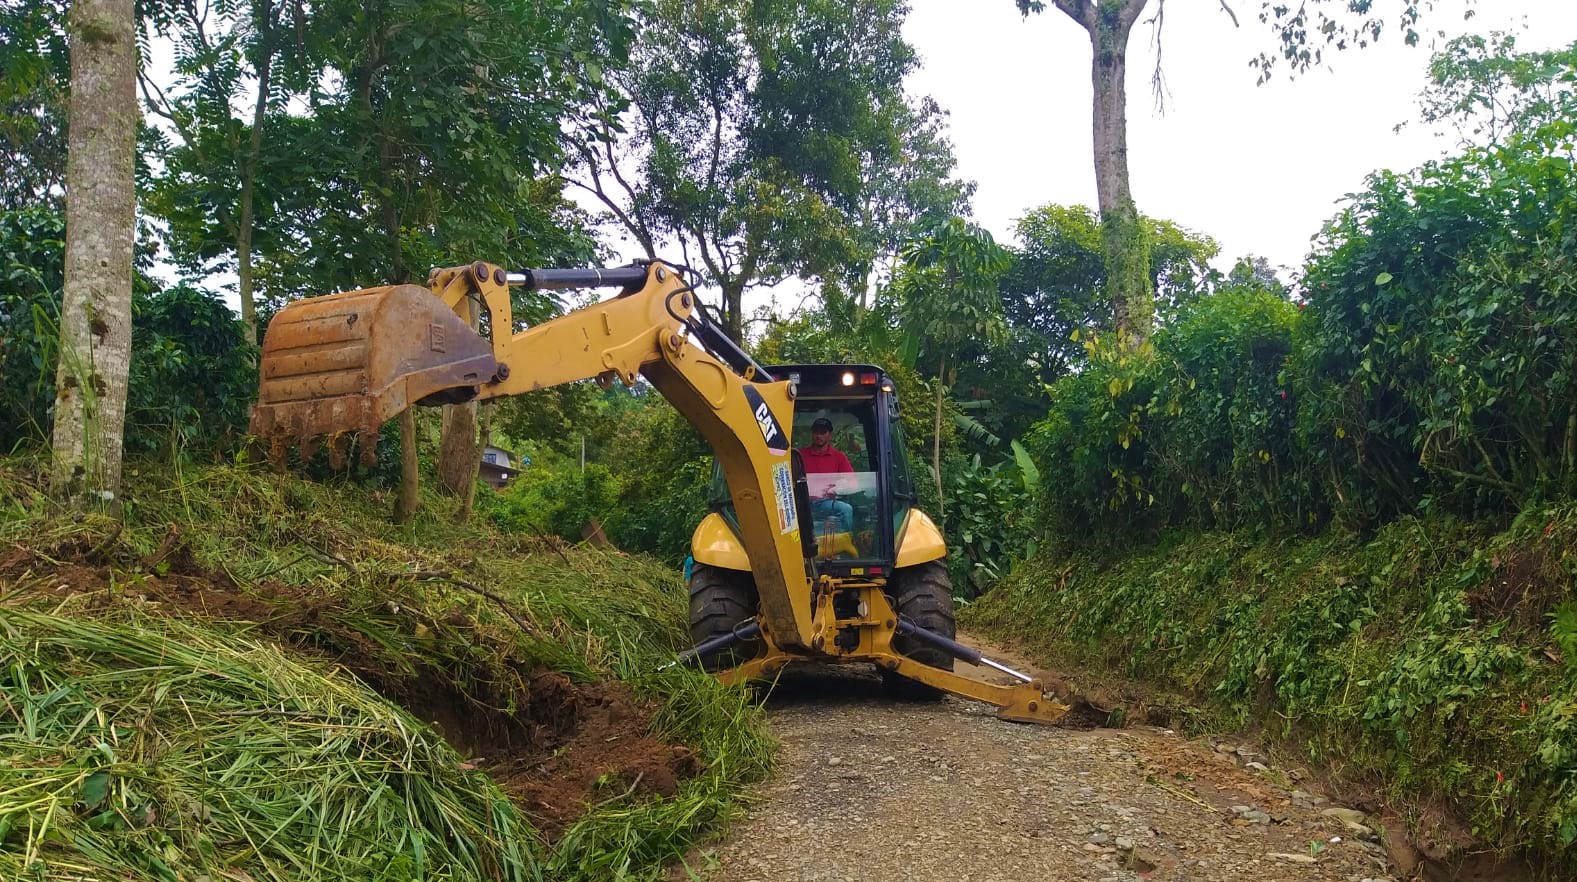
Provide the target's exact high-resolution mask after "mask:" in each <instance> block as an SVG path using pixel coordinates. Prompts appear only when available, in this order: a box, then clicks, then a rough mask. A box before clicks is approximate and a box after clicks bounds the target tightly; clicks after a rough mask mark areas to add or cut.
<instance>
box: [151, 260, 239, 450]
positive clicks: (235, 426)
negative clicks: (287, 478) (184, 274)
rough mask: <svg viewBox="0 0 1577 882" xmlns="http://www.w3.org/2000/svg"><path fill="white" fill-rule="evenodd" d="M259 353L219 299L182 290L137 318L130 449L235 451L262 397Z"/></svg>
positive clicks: (156, 300)
mask: <svg viewBox="0 0 1577 882" xmlns="http://www.w3.org/2000/svg"><path fill="white" fill-rule="evenodd" d="M256 359H257V351H256V349H255V348H254V347H253V346H252V345H251V344H250V343H249V342H248V341H247V340H246V339H245V335H244V334H243V332H242V330H241V323H240V322H239V321H237V320H236V318H235V314H234V313H232V312H231V311H230V308H229V307H228V306H226V305H225V304H224V302H223V301H222V300H220V299H219V298H218V297H217V296H215V295H213V294H209V293H204V292H202V291H198V290H197V289H195V288H191V287H188V286H185V285H177V286H175V287H173V288H169V289H166V290H164V291H160V292H158V293H156V294H154V295H153V296H151V297H147V298H143V299H139V301H138V302H137V303H136V304H134V312H133V316H132V362H131V380H130V388H129V390H128V393H127V401H126V441H127V444H126V447H127V450H129V451H136V452H146V453H163V454H165V455H167V456H175V455H180V454H182V453H188V452H193V453H195V452H197V451H198V450H202V451H205V452H206V453H208V454H209V457H210V458H214V457H222V456H223V455H224V454H225V453H228V452H230V451H233V450H235V449H236V448H237V447H238V446H239V444H240V441H241V436H242V435H243V434H244V433H245V432H246V425H247V420H248V419H249V418H250V416H251V410H252V401H253V399H254V398H255V397H256V396H257V364H256Z"/></svg>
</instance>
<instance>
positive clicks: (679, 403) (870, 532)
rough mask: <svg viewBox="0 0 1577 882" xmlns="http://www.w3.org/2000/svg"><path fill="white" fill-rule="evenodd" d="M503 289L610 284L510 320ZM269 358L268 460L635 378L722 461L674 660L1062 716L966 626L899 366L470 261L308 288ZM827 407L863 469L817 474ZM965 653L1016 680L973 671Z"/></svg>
mask: <svg viewBox="0 0 1577 882" xmlns="http://www.w3.org/2000/svg"><path fill="white" fill-rule="evenodd" d="M511 285H521V286H525V287H527V288H532V289H537V290H549V289H565V288H590V287H611V288H618V289H619V293H618V294H617V295H616V296H614V297H612V298H610V299H607V300H603V301H601V302H598V303H595V304H593V305H591V306H587V307H585V308H582V309H578V310H575V311H573V312H570V313H568V314H566V315H564V316H561V317H559V318H556V319H553V320H551V321H548V322H544V323H542V324H539V325H536V326H534V327H531V328H526V329H524V330H519V331H516V330H515V322H514V319H513V318H512V316H511V311H510V295H509V288H510V286H511ZM474 315H480V316H482V317H485V322H484V323H483V324H482V325H481V326H482V327H484V328H485V329H486V335H485V336H484V334H483V333H479V332H477V331H474V330H472V323H471V321H470V320H469V317H470V316H474ZM462 316H465V318H462ZM260 373H261V377H260V388H259V394H258V403H257V406H256V408H255V409H254V410H253V414H252V427H251V428H252V433H253V434H254V435H257V436H259V437H260V438H264V439H267V440H268V441H269V442H270V443H271V444H272V445H273V448H274V451H275V454H276V455H279V454H280V453H282V452H283V450H285V449H287V448H288V446H290V445H300V446H301V448H302V450H303V453H310V452H311V451H312V450H313V449H315V447H316V445H317V444H318V443H320V442H322V441H325V440H326V441H327V443H328V444H329V445H330V446H331V457H333V458H335V459H342V457H343V455H344V452H345V450H346V448H347V446H348V439H349V438H351V437H353V436H355V435H356V434H358V433H365V434H367V435H369V436H375V435H376V433H377V431H378V428H379V426H381V425H382V424H383V423H384V422H385V421H387V420H388V419H390V418H391V417H393V416H395V415H397V414H399V413H400V412H401V411H403V410H405V409H406V408H408V407H412V406H414V405H434V404H452V403H459V402H462V401H467V400H471V399H480V400H486V399H490V398H499V397H502V396H506V395H519V394H522V393H525V392H530V391H533V390H536V389H543V388H546V387H548V386H554V385H557V384H560V383H569V382H574V381H577V380H583V379H596V380H598V381H599V382H602V383H603V384H607V383H611V382H612V381H613V380H615V379H617V380H620V381H622V382H624V383H626V384H634V383H635V382H636V378H637V377H643V378H644V379H645V380H646V381H647V382H648V383H650V384H651V385H652V386H653V387H654V388H655V389H656V390H657V391H658V392H659V393H661V394H662V395H663V397H664V398H666V399H667V400H668V401H669V402H670V403H671V404H672V405H673V406H674V407H675V408H676V409H677V410H678V411H679V413H681V414H682V415H683V416H684V417H685V418H686V419H687V420H689V421H690V423H691V424H692V425H694V426H695V427H696V429H698V430H699V431H700V433H701V434H702V436H704V437H705V438H706V440H707V442H708V443H709V444H710V445H711V446H712V450H713V451H714V453H715V458H716V462H717V473H716V475H715V477H714V480H713V494H712V496H713V512H712V513H711V514H710V515H708V516H707V517H706V519H705V520H703V521H702V522H701V524H700V525H699V526H698V527H697V529H696V532H695V537H694V540H693V551H694V558H695V564H694V566H693V568H692V573H691V578H690V631H691V636H692V638H693V641H694V646H693V647H692V648H691V649H690V650H688V651H686V652H685V653H683V654H682V655H681V657H680V659H679V661H681V662H688V663H696V664H700V665H702V666H703V667H705V668H706V669H707V670H709V671H712V672H714V673H716V675H717V676H719V677H721V678H722V679H724V680H727V681H730V682H737V681H756V680H766V679H770V678H772V677H773V676H774V675H776V673H777V672H778V671H780V670H782V669H783V668H784V667H785V666H786V665H789V664H794V663H799V662H823V663H829V662H830V663H866V664H873V665H875V666H876V668H877V669H878V670H880V671H881V673H882V676H883V678H884V679H885V680H886V681H887V682H888V683H890V684H891V685H892V686H893V687H894V688H896V689H898V690H901V691H905V692H910V693H925V694H936V693H937V691H938V690H941V691H946V692H951V693H955V694H958V695H962V696H966V697H969V698H973V699H978V700H980V701H985V702H989V703H991V704H993V705H996V706H997V708H998V715H999V716H1001V717H1003V718H1005V719H1010V720H1018V721H1024V722H1052V721H1055V720H1056V719H1057V718H1059V717H1060V716H1062V715H1063V714H1064V713H1066V711H1067V708H1066V706H1064V705H1062V704H1060V703H1058V702H1057V701H1056V700H1055V699H1052V698H1049V697H1048V696H1046V695H1045V694H1044V693H1043V691H1042V688H1041V684H1040V683H1039V682H1038V681H1035V680H1033V679H1032V678H1030V677H1028V676H1026V675H1024V674H1021V673H1019V672H1017V671H1014V670H1012V669H1010V668H1008V667H1006V666H1004V665H1001V664H998V663H996V662H994V661H992V660H990V659H986V658H984V657H982V656H981V654H980V653H979V652H977V651H975V650H973V649H970V648H969V647H966V646H964V645H962V644H960V643H958V642H957V641H955V640H954V639H953V638H954V630H953V603H952V597H951V587H950V585H949V583H948V579H947V569H946V567H945V566H944V563H943V559H944V557H945V556H946V554H947V546H946V544H945V542H944V541H943V539H942V535H941V532H940V531H939V530H938V529H937V527H936V525H935V524H934V523H932V521H931V519H930V518H928V517H926V515H925V513H924V512H922V511H920V510H919V508H917V507H916V505H915V493H914V485H913V481H912V478H911V475H910V472H909V466H908V460H907V456H906V453H905V447H904V443H903V438H902V434H901V433H902V429H901V426H900V423H899V421H898V420H897V419H896V417H897V414H898V408H899V404H898V399H897V397H896V395H895V394H894V389H893V384H892V382H891V381H890V380H889V378H888V377H887V376H886V375H885V374H884V373H883V372H882V371H881V370H880V369H879V368H876V367H873V366H868V365H792V366H786V367H772V368H766V367H763V366H761V365H759V364H756V363H755V361H754V360H752V359H751V357H750V356H749V355H748V354H746V353H745V352H744V351H743V350H742V349H740V348H739V347H738V346H737V345H735V343H734V342H733V341H732V340H730V339H729V338H728V336H727V335H726V334H724V333H723V332H722V331H721V330H720V329H719V327H718V325H717V324H716V323H715V322H714V321H713V320H712V319H711V318H710V317H709V316H708V314H707V312H706V310H705V309H704V308H703V307H702V306H701V304H700V302H699V301H698V300H697V298H696V295H695V292H694V291H693V290H692V288H691V287H690V285H689V284H687V283H686V282H685V279H684V277H683V275H682V274H681V273H680V272H678V271H676V268H675V267H673V266H670V265H668V264H665V263H662V262H659V261H651V262H638V263H635V264H631V265H629V266H624V267H615V268H609V269H545V270H524V271H519V272H506V271H505V270H504V269H502V268H500V267H498V266H494V265H492V264H489V263H485V262H477V263H474V264H470V265H468V266H460V267H452V268H448V269H442V270H435V271H434V272H433V273H432V275H431V276H430V278H429V280H428V286H427V287H425V288H424V287H420V286H417V285H396V286H390V287H383V288H368V289H363V290H358V291H348V292H345V293H341V294H332V295H328V296H324V297H312V298H308V299H305V300H300V301H297V302H295V303H292V304H290V305H289V306H287V307H285V308H284V309H283V310H281V311H280V312H279V313H278V314H277V315H275V316H274V319H273V321H271V322H270V323H269V326H268V333H267V335H266V337H265V339H264V341H263V355H262V362H261V370H260ZM822 420H825V421H826V424H821V426H822V428H823V430H825V429H826V425H827V424H830V425H831V428H832V432H833V437H834V439H835V442H836V445H837V447H838V448H839V449H840V450H841V451H842V452H844V453H845V454H846V455H847V456H848V458H849V465H850V467H851V468H852V471H842V472H840V473H838V474H835V475H828V474H814V473H813V474H807V473H806V470H805V467H804V463H803V457H802V454H801V451H800V449H799V448H800V447H801V446H803V445H796V443H795V442H796V436H799V438H801V439H802V438H803V437H804V436H805V435H807V434H808V433H809V430H810V427H811V425H812V424H813V423H820V421H822ZM372 447H373V445H372V444H370V443H368V444H363V445H362V450H363V453H364V455H365V453H366V452H367V451H370V450H371V449H372ZM813 496H814V501H813V499H812V497H813ZM955 658H958V659H963V660H965V661H968V662H970V663H972V664H982V665H986V666H989V667H992V668H995V669H997V670H999V671H1001V672H1003V673H1006V674H1008V675H1010V676H1011V677H1012V679H1013V680H1015V681H1016V685H1011V686H1008V685H994V684H989V683H984V682H981V681H978V680H974V679H970V678H967V677H963V676H960V675H958V674H956V673H954V672H953V670H952V668H953V661H954V659H955Z"/></svg>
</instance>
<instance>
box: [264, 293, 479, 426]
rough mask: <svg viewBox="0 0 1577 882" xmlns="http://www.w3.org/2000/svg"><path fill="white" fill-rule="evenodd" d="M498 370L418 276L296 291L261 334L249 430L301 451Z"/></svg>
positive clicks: (472, 385) (466, 387)
mask: <svg viewBox="0 0 1577 882" xmlns="http://www.w3.org/2000/svg"><path fill="white" fill-rule="evenodd" d="M498 369H499V365H498V362H497V361H496V360H495V359H494V358H493V348H492V345H491V344H490V343H489V342H488V341H487V340H486V339H484V338H483V337H482V336H481V335H479V334H477V333H476V332H475V331H473V330H471V328H470V327H468V326H467V324H466V322H465V321H464V320H463V319H461V318H460V316H459V315H457V314H455V312H454V311H453V310H451V309H450V308H449V307H447V306H445V305H444V302H443V301H442V300H440V299H439V298H438V297H436V296H434V295H433V293H432V292H431V291H429V290H428V289H426V288H423V287H421V286H419V285H394V286H390V287H386V288H365V289H362V290H359V291H347V292H345V293H343V294H331V295H329V296H326V297H311V298H308V299H306V300H298V301H296V302H295V303H292V304H290V305H289V306H286V307H285V308H284V309H282V310H280V312H279V313H278V314H277V315H275V316H274V319H273V321H271V322H269V324H268V333H267V334H266V335H265V336H264V338H263V355H262V360H261V362H260V363H259V365H258V373H259V386H258V399H257V405H256V406H255V407H254V408H252V425H251V432H252V434H253V435H256V436H258V437H259V438H264V439H269V440H270V441H272V442H274V445H275V447H276V448H278V447H279V446H280V442H294V443H296V444H299V445H301V446H302V448H303V452H304V453H306V452H308V450H309V449H310V448H314V447H315V445H316V442H317V440H318V439H320V438H323V437H325V436H328V437H339V436H341V435H344V434H346V433H366V434H367V435H368V436H369V437H373V436H376V434H377V432H378V427H379V426H381V425H383V423H384V422H386V421H387V420H389V419H391V418H392V417H395V416H397V415H398V414H399V413H400V412H401V411H403V410H405V409H406V408H408V407H410V406H412V405H413V404H454V403H458V402H461V401H467V400H469V399H470V398H472V397H474V396H475V395H476V393H477V390H478V387H480V386H481V385H482V384H483V383H489V382H493V381H494V379H495V377H496V376H497V374H498ZM371 449H372V445H370V444H368V445H364V447H363V452H364V454H365V453H367V452H370V451H371Z"/></svg>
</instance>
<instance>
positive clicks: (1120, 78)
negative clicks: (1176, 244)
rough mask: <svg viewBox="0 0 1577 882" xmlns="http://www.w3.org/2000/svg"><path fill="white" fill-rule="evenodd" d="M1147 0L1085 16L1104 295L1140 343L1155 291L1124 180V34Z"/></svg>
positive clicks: (1124, 337)
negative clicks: (1092, 91) (1088, 43)
mask: <svg viewBox="0 0 1577 882" xmlns="http://www.w3.org/2000/svg"><path fill="white" fill-rule="evenodd" d="M1144 5H1145V0H1123V2H1122V3H1121V4H1117V3H1112V2H1102V3H1101V4H1100V5H1099V7H1097V8H1096V9H1095V11H1094V14H1093V15H1090V16H1089V17H1088V18H1087V21H1088V22H1089V25H1088V26H1087V27H1086V30H1087V31H1088V32H1089V34H1090V48H1091V55H1092V64H1091V75H1092V79H1093V81H1094V86H1095V112H1094V124H1095V187H1096V191H1097V194H1098V197H1099V200H1100V209H1101V250H1102V252H1104V255H1105V258H1106V295H1107V297H1108V298H1109V299H1110V300H1111V304H1112V318H1113V322H1114V324H1115V325H1116V329H1117V334H1118V339H1119V341H1120V342H1121V343H1122V344H1123V345H1124V346H1127V347H1130V348H1138V347H1139V346H1140V345H1142V344H1143V343H1144V341H1146V340H1148V339H1149V338H1150V330H1151V327H1152V325H1153V324H1154V321H1155V295H1154V293H1153V291H1152V290H1151V280H1150V243H1149V241H1148V240H1147V238H1146V237H1145V233H1144V227H1143V225H1142V224H1141V223H1140V222H1139V209H1138V208H1137V207H1136V206H1135V205H1134V201H1133V191H1132V190H1131V189H1130V187H1129V180H1128V91H1127V87H1126V85H1125V81H1124V80H1125V77H1126V76H1127V73H1128V35H1129V34H1130V33H1131V32H1132V31H1133V24H1134V22H1135V21H1136V20H1137V19H1138V17H1139V13H1140V11H1141V10H1143V9H1144Z"/></svg>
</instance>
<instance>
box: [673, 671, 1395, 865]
mask: <svg viewBox="0 0 1577 882" xmlns="http://www.w3.org/2000/svg"><path fill="white" fill-rule="evenodd" d="M976 645H979V643H978V641H977V642H976ZM992 649H993V651H994V652H995V653H996V657H1001V656H1003V655H1006V656H1007V657H1008V658H1009V659H1011V660H1013V661H1017V662H1018V663H1019V664H1023V660H1022V659H1013V658H1012V656H1011V654H1010V653H1004V652H1003V651H1002V650H1001V649H1000V648H995V647H993V648H992ZM1022 669H1023V668H1021V670H1022ZM959 670H960V671H961V672H965V673H970V674H971V675H981V678H982V679H989V678H988V677H986V676H984V675H983V674H981V672H979V671H977V670H976V669H974V668H970V667H967V666H960V668H959ZM768 717H769V719H770V720H771V724H772V728H773V730H774V732H775V734H776V735H777V737H778V738H779V739H781V741H782V747H781V750H780V751H779V754H778V766H777V770H776V772H775V773H774V775H773V777H772V778H771V780H769V781H768V782H767V783H766V784H765V785H763V787H762V788H761V790H760V792H759V794H758V798H759V801H758V802H757V803H756V804H755V805H754V806H753V807H752V808H751V809H750V810H749V812H748V814H747V816H746V817H745V818H744V819H743V820H742V821H741V822H740V823H737V824H736V825H735V826H734V827H733V828H732V830H731V831H730V833H729V835H728V837H727V838H726V840H725V841H723V842H721V843H719V844H718V845H716V846H715V847H713V848H712V849H709V850H707V851H706V852H705V853H703V854H699V855H697V856H696V858H697V860H696V861H694V862H692V868H693V869H694V870H695V872H697V874H698V875H700V876H701V877H702V878H709V879H712V880H714V882H944V880H945V882H1021V880H1022V882H1038V880H1046V882H1080V880H1090V882H1128V880H1137V879H1156V880H1177V882H1182V880H1189V882H1227V880H1233V882H1237V880H1292V882H1363V880H1390V879H1393V878H1395V875H1394V870H1393V869H1392V868H1391V866H1390V864H1389V863H1388V862H1387V860H1386V858H1385V855H1384V852H1383V850H1382V849H1381V848H1380V847H1379V846H1378V845H1376V844H1375V843H1373V842H1371V841H1369V839H1368V838H1365V837H1366V835H1367V830H1366V829H1365V828H1364V827H1361V826H1359V827H1354V826H1351V825H1353V824H1359V823H1361V822H1362V821H1363V820H1364V819H1362V818H1361V817H1357V816H1355V815H1347V816H1346V817H1345V818H1343V817H1340V816H1339V815H1341V814H1342V809H1340V808H1339V807H1333V806H1332V805H1331V804H1330V803H1327V802H1324V801H1323V800H1322V799H1321V798H1320V797H1319V796H1318V795H1317V794H1311V793H1304V792H1302V791H1295V790H1292V789H1289V788H1290V787H1295V786H1296V785H1294V784H1292V783H1291V782H1290V780H1289V779H1288V777H1287V775H1286V774H1284V773H1282V772H1281V771H1279V770H1276V769H1266V770H1263V771H1262V770H1259V769H1257V768H1252V767H1248V766H1247V764H1248V763H1259V764H1267V763H1268V762H1269V761H1268V760H1264V759H1262V758H1259V757H1254V756H1252V755H1251V754H1250V753H1249V752H1248V749H1247V748H1243V749H1241V751H1240V750H1239V749H1238V747H1237V746H1236V745H1224V744H1211V743H1205V742H1190V741H1188V740H1186V739H1184V738H1182V737H1180V736H1178V735H1176V734H1172V733H1169V732H1168V731H1167V730H1162V729H1153V728H1132V729H1122V730H1113V729H1101V728H1096V729H1082V730H1081V729H1073V728H1063V727H1048V726H1027V725H1022V724H1015V723H1008V722H1003V721H1000V720H998V719H996V718H995V717H994V716H993V712H992V709H991V708H989V707H986V706H984V705H980V704H976V703H973V702H968V701H963V700H960V699H955V698H951V697H949V698H945V699H943V700H941V701H938V702H921V703H903V702H897V701H895V700H893V699H892V698H890V697H888V696H887V695H885V694H884V693H883V692H882V691H881V689H880V686H879V683H878V681H877V680H876V678H875V676H874V675H869V676H862V675H858V674H854V673H852V672H845V671H841V670H840V671H827V670H819V671H818V670H814V669H812V670H806V671H804V672H801V673H799V674H798V675H796V676H794V677H792V678H785V681H784V682H782V683H780V685H779V688H778V690H777V691H776V692H775V693H774V695H773V696H772V697H771V698H770V699H769V701H768ZM1326 812H1331V813H1330V814H1326Z"/></svg>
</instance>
